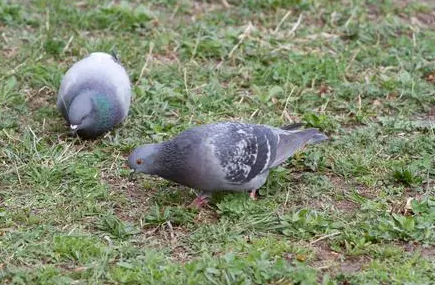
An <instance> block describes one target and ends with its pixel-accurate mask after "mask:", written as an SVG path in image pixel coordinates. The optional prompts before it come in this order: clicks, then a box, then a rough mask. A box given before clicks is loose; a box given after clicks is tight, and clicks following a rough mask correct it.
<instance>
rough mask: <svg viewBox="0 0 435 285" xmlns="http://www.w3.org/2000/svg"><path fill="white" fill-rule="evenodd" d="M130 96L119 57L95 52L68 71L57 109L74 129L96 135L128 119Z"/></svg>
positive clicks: (127, 80) (86, 136)
mask: <svg viewBox="0 0 435 285" xmlns="http://www.w3.org/2000/svg"><path fill="white" fill-rule="evenodd" d="M130 99H131V84H130V79H129V77H128V74H127V72H126V71H125V69H124V67H122V65H121V63H120V62H119V61H118V59H117V58H116V56H113V55H110V54H107V53H102V52H95V53H91V54H90V55H88V56H87V57H85V58H84V59H82V60H80V61H78V62H76V63H75V64H74V65H73V66H72V67H71V68H70V69H69V70H68V71H67V72H66V74H65V76H64V78H63V79H62V83H61V84H60V89H59V93H58V97H57V108H58V109H59V111H60V112H61V113H62V115H63V116H64V117H65V120H66V121H67V124H68V125H69V126H70V128H71V130H72V131H74V132H76V133H77V134H78V135H79V136H80V137H82V138H95V137H97V136H99V135H101V134H103V133H106V132H108V131H110V130H111V129H112V128H113V127H114V126H115V125H117V124H119V123H120V122H122V121H123V120H124V119H125V117H126V116H127V114H128V109H129V107H130Z"/></svg>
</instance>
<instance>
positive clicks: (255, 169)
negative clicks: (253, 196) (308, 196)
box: [209, 123, 278, 184]
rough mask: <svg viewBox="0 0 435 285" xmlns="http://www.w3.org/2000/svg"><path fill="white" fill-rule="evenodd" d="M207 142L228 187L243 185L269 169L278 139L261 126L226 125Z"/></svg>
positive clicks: (270, 131) (269, 130) (268, 129)
mask: <svg viewBox="0 0 435 285" xmlns="http://www.w3.org/2000/svg"><path fill="white" fill-rule="evenodd" d="M227 127H228V130H227V131H226V132H216V133H215V134H214V135H213V136H212V137H211V139H210V142H209V143H210V145H212V149H213V150H214V156H215V157H216V159H217V161H218V163H219V167H220V169H221V170H222V172H223V173H224V176H225V179H226V180H227V181H228V182H229V183H232V184H244V183H247V182H249V181H250V180H251V179H253V178H254V177H256V176H257V175H259V174H261V173H263V172H264V171H265V170H267V169H268V168H269V165H270V163H271V162H272V161H274V159H275V155H276V147H277V142H278V136H277V134H275V133H274V132H273V131H272V130H271V129H270V128H267V127H265V126H261V125H245V124H234V123H233V124H228V125H227Z"/></svg>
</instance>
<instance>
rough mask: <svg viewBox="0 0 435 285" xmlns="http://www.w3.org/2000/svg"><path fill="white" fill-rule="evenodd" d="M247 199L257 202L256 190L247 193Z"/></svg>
mask: <svg viewBox="0 0 435 285" xmlns="http://www.w3.org/2000/svg"><path fill="white" fill-rule="evenodd" d="M249 197H251V199H252V200H254V201H255V200H257V190H256V189H253V190H251V192H250V193H249Z"/></svg>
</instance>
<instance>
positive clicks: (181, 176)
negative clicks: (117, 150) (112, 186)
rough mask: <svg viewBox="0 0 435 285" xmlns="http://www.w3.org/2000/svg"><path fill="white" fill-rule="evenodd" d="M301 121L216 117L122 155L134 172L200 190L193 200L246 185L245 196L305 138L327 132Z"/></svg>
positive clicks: (201, 200) (317, 137)
mask: <svg viewBox="0 0 435 285" xmlns="http://www.w3.org/2000/svg"><path fill="white" fill-rule="evenodd" d="M300 126H301V124H295V125H290V126H285V127H282V128H275V127H271V126H267V125H256V124H244V123H236V122H221V123H215V124H208V125H202V126H199V127H195V128H192V129H189V130H186V131H184V132H182V133H180V134H179V135H178V136H176V137H175V138H173V139H172V140H168V141H165V142H162V143H158V144H146V145H143V146H141V147H138V148H136V149H135V150H134V151H133V152H132V153H131V155H130V157H129V158H128V164H129V166H130V168H131V169H133V170H134V171H135V172H141V173H146V174H151V175H158V176H160V177H162V178H165V179H167V180H170V181H174V182H177V183H179V184H182V185H185V186H188V187H191V188H194V189H198V190H201V191H202V193H201V195H200V196H199V197H198V198H197V199H196V200H195V201H194V203H196V205H197V206H200V205H202V204H204V203H206V202H207V198H208V197H209V196H210V194H211V192H213V191H216V190H229V191H251V197H252V198H255V193H256V190H257V189H258V188H260V187H261V186H262V185H263V184H264V183H265V182H266V179H267V176H268V175H269V171H270V169H271V168H273V167H275V166H277V165H279V164H281V163H282V162H284V161H285V160H286V159H287V158H289V157H290V156H292V155H293V154H294V153H295V152H296V151H297V150H298V149H301V148H302V147H304V146H305V145H306V144H309V143H317V142H320V141H323V140H326V139H328V137H327V136H326V135H325V134H323V133H321V132H319V131H318V130H317V129H312V128H310V129H302V130H301V129H298V128H299V127H300Z"/></svg>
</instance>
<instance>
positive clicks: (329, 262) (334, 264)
mask: <svg viewBox="0 0 435 285" xmlns="http://www.w3.org/2000/svg"><path fill="white" fill-rule="evenodd" d="M314 252H315V254H316V258H315V260H314V262H313V264H312V265H313V267H315V268H318V269H321V270H325V271H327V272H329V273H330V274H333V275H335V274H339V273H345V274H349V273H355V272H358V271H360V270H361V269H362V268H363V267H364V266H365V265H366V264H367V263H368V262H369V261H370V260H369V258H368V257H365V256H358V257H355V256H345V255H344V254H342V253H339V252H335V251H333V250H331V248H330V247H329V246H328V244H327V242H326V241H320V242H318V243H316V244H315V247H314Z"/></svg>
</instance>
